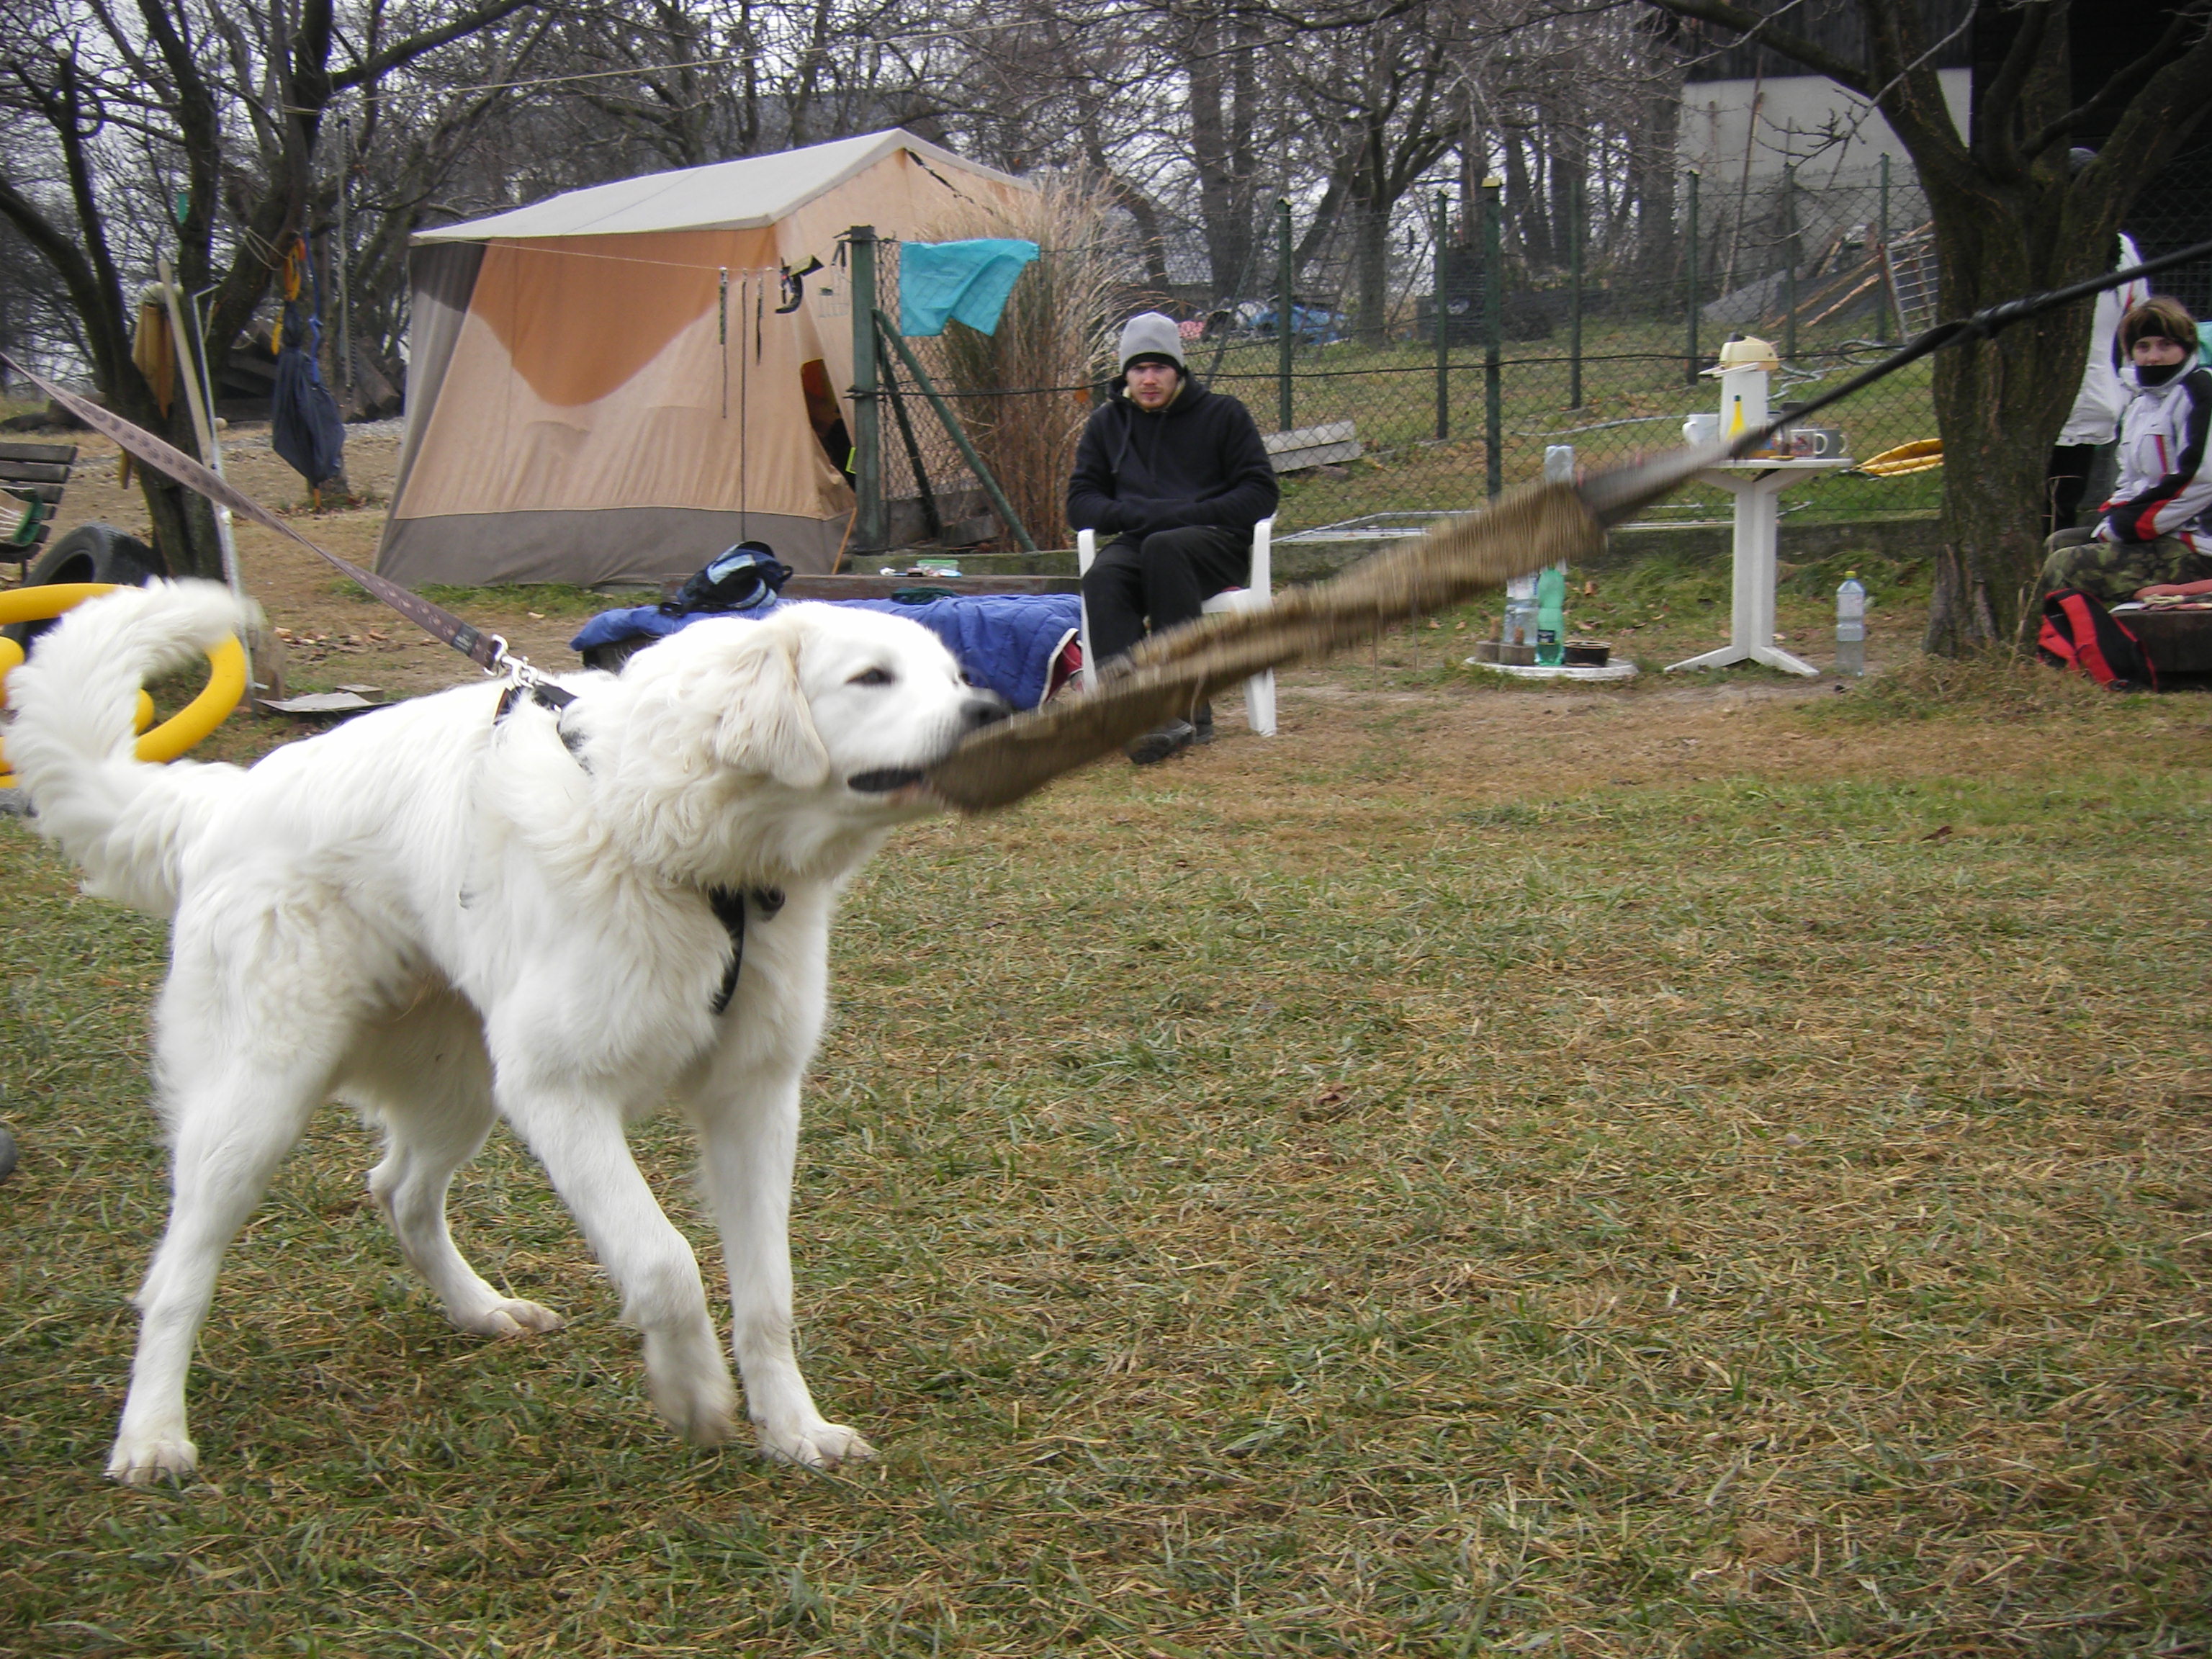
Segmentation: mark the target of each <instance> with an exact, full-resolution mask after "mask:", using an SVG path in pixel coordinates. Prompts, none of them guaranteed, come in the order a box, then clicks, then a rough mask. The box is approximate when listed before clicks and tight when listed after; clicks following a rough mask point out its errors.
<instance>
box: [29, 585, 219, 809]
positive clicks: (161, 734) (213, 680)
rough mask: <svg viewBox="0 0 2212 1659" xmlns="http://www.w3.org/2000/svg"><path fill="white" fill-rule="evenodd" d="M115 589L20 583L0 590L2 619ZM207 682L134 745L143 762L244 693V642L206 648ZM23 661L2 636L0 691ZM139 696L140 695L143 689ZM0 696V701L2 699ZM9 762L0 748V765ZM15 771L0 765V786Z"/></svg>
mask: <svg viewBox="0 0 2212 1659" xmlns="http://www.w3.org/2000/svg"><path fill="white" fill-rule="evenodd" d="M112 592H115V584H114V583H113V582H53V583H51V584H49V585H47V586H43V587H18V588H15V589H13V590H11V591H10V592H5V593H0V623H19V622H43V621H45V620H46V618H47V617H58V616H60V615H61V614H62V612H63V611H67V610H68V609H70V606H72V605H81V604H82V603H83V602H84V601H85V600H87V599H93V598H94V597H96V596H97V595H99V594H101V593H112ZM207 654H208V665H209V673H208V683H207V684H205V685H204V686H203V687H201V688H200V694H199V696H197V697H194V698H193V699H192V700H191V702H188V703H186V704H185V706H184V707H183V708H180V709H179V710H178V711H177V712H176V713H175V714H172V715H170V716H169V718H168V719H167V720H163V721H162V722H161V724H160V725H159V726H155V728H154V729H153V730H152V731H150V732H147V733H146V735H145V736H143V737H142V738H139V739H138V742H137V746H136V748H135V749H134V750H132V752H133V753H134V754H136V755H137V757H138V758H139V759H140V760H143V761H165V760H174V759H175V758H176V757H178V756H179V755H181V754H183V753H184V752H185V750H187V749H190V748H191V746H192V745H193V744H196V743H197V742H199V741H200V739H202V738H204V737H206V736H207V734H208V733H209V732H212V731H214V730H215V729H216V726H221V725H222V723H223V721H224V720H226V719H227V718H228V716H229V714H230V711H231V710H232V709H234V708H237V707H238V705H239V703H240V701H241V700H242V699H243V698H244V697H245V696H246V647H245V646H244V645H242V644H241V643H240V641H239V640H238V639H237V637H236V636H235V635H234V636H233V637H231V638H229V639H227V640H225V641H222V643H221V644H219V645H215V646H210V647H209V649H208V653H207ZM22 660H23V650H22V647H21V646H19V645H17V644H16V643H15V641H12V640H0V694H4V692H5V690H6V686H5V681H6V678H7V674H8V671H9V670H10V669H12V668H14V667H15V665H17V664H18V663H20V662H21V661H22ZM139 696H141V697H142V698H143V697H144V696H145V693H144V692H143V691H142V692H140V693H139ZM4 701H5V698H4V695H0V702H4ZM6 764H7V757H6V753H5V751H4V750H0V768H4V767H5V766H6ZM14 783H15V775H14V774H13V773H10V772H7V771H4V770H0V789H5V788H9V787H12V786H13V785H14Z"/></svg>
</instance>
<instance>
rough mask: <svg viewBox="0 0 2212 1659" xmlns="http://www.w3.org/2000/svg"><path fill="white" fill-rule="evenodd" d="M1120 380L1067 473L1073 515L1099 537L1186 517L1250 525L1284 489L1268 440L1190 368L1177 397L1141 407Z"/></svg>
mask: <svg viewBox="0 0 2212 1659" xmlns="http://www.w3.org/2000/svg"><path fill="white" fill-rule="evenodd" d="M1279 495H1280V492H1279V490H1278V489H1276V487H1275V469H1274V466H1273V464H1272V463H1270V462H1269V460H1268V459H1267V446H1266V445H1264V444H1262V443H1261V441H1260V428H1258V427H1257V426H1255V424H1254V423H1253V421H1252V416H1251V415H1250V413H1249V411H1248V410H1246V409H1245V407H1244V405H1243V404H1240V403H1238V402H1237V400H1236V399H1235V398H1225V397H1222V396H1220V395H1219V394H1218V393H1215V392H1208V391H1207V390H1206V388H1205V387H1203V386H1200V385H1199V384H1198V382H1197V381H1195V380H1192V379H1191V378H1190V377H1189V376H1188V374H1186V375H1185V376H1184V377H1183V380H1182V388H1181V390H1179V391H1178V392H1176V398H1175V401H1174V402H1173V403H1171V404H1169V405H1168V406H1167V407H1166V408H1165V409H1163V410H1157V411H1153V410H1143V409H1139V408H1138V407H1137V405H1136V404H1133V403H1132V402H1131V401H1130V400H1129V398H1128V397H1127V388H1126V387H1125V386H1121V385H1120V384H1116V385H1115V387H1114V392H1113V395H1112V396H1111V397H1109V398H1107V400H1106V401H1105V402H1104V403H1103V404H1100V405H1099V406H1098V407H1097V409H1095V410H1091V419H1090V421H1089V422H1087V423H1086V424H1085V427H1084V428H1083V437H1082V439H1081V441H1079V442H1078V443H1077V445H1076V446H1075V471H1074V474H1073V476H1072V477H1070V478H1069V479H1068V481H1067V521H1068V522H1069V523H1070V524H1072V525H1073V526H1075V527H1076V528H1077V529H1078V530H1095V531H1097V532H1098V533H1099V534H1100V535H1101V536H1122V535H1131V536H1147V535H1150V534H1151V533H1152V532H1154V531H1156V530H1176V529H1180V528H1182V526H1186V525H1209V526H1219V527H1220V528H1223V529H1227V530H1249V529H1251V527H1252V526H1254V525H1255V524H1257V523H1259V522H1260V520H1262V519H1264V518H1267V516H1268V515H1269V514H1271V513H1273V512H1274V510H1275V503H1276V501H1277V500H1278V499H1279Z"/></svg>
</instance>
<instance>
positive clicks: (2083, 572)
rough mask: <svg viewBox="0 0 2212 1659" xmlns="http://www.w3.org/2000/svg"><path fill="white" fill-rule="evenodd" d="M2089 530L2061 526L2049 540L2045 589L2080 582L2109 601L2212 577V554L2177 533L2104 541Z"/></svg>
mask: <svg viewBox="0 0 2212 1659" xmlns="http://www.w3.org/2000/svg"><path fill="white" fill-rule="evenodd" d="M2087 536H2088V532H2087V531H2085V530H2062V531H2060V532H2058V533H2057V535H2056V536H2053V537H2052V538H2051V539H2050V540H2049V541H2047V542H2045V544H2043V545H2044V550H2045V557H2044V561H2043V576H2042V579H2041V582H2040V584H2039V585H2040V586H2041V588H2042V591H2043V592H2046V593H2049V592H2056V591H2057V589H2059V588H2062V587H2078V588H2080V589H2081V591H2082V592H2084V593H2090V594H2093V595H2095V596H2096V597H2097V598H2098V599H2102V600H2104V601H2105V603H2106V604H2107V605H2113V604H2117V603H2118V602H2119V601H2120V600H2122V599H2133V598H2135V596H2136V589H2138V588H2142V587H2149V586H2153V585H2154V584H2156V583H2160V582H2201V581H2203V580H2206V579H2208V578H2212V554H2206V553H2198V552H2195V551H2193V550H2191V548H2190V545H2189V544H2188V543H2186V542H2185V541H2182V540H2181V539H2179V538H2178V537H2173V536H2161V537H2160V538H2158V539H2157V540H2156V541H2154V542H2099V541H2090V540H2088V539H2087Z"/></svg>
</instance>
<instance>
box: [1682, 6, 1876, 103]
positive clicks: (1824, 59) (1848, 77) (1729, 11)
mask: <svg viewBox="0 0 2212 1659" xmlns="http://www.w3.org/2000/svg"><path fill="white" fill-rule="evenodd" d="M1644 4H1646V5H1648V6H1650V7H1653V8H1654V9H1657V10H1659V11H1664V12H1671V13H1673V14H1674V15H1675V16H1677V17H1686V18H1689V19H1691V20H1692V21H1695V22H1699V23H1717V24H1719V25H1720V26H1721V27H1723V28H1725V29H1734V30H1735V31H1736V33H1737V34H1738V35H1739V36H1741V40H1740V42H1739V44H1745V43H1755V44H1757V45H1759V46H1770V47H1771V48H1773V50H1775V51H1776V52H1780V53H1781V54H1782V55H1783V56H1784V58H1791V59H1794V60H1795V61H1796V62H1797V63H1800V64H1804V66H1805V67H1806V68H1807V69H1808V70H1812V71H1813V72H1814V74H1815V75H1825V76H1827V77H1828V78H1829V79H1830V80H1831V81H1833V82H1835V83H1836V84H1837V85H1838V86H1839V87H1844V88H1849V89H1850V91H1852V92H1856V93H1857V94H1859V95H1860V96H1861V97H1863V98H1868V99H1871V98H1873V96H1874V95H1875V83H1874V81H1873V79H1872V78H1871V77H1870V76H1868V74H1867V73H1866V70H1865V68H1864V66H1863V65H1862V64H1852V63H1848V62H1846V61H1845V60H1844V59H1843V58H1838V57H1837V56H1836V55H1835V53H1833V52H1830V51H1828V50H1827V49H1826V47H1824V46H1814V44H1813V43H1812V42H1811V41H1810V40H1806V39H1805V38H1804V36H1802V35H1801V34H1792V33H1790V32H1789V31H1788V30H1786V29H1778V28H1773V27H1769V26H1770V24H1771V21H1772V20H1771V18H1769V17H1768V16H1767V15H1765V13H1763V12H1756V11H1753V10H1752V9H1750V8H1749V7H1747V6H1738V5H1732V4H1730V3H1729V0H1644Z"/></svg>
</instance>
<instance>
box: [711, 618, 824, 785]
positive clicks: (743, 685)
mask: <svg viewBox="0 0 2212 1659" xmlns="http://www.w3.org/2000/svg"><path fill="white" fill-rule="evenodd" d="M799 643H800V640H799V630H798V629H795V628H792V627H788V626H785V625H781V624H780V623H779V622H778V621H776V620H774V619H771V620H768V621H763V622H758V623H748V624H746V627H745V637H744V641H742V643H741V644H740V645H739V647H738V650H737V652H736V653H734V654H733V656H732V658H731V659H730V663H729V680H728V684H727V687H726V690H727V696H728V701H727V702H726V704H725V705H724V707H723V710H722V719H721V724H720V726H719V727H718V728H717V730H716V732H715V734H714V750H715V753H716V755H717V756H718V757H720V760H721V761H722V763H724V764H725V765H726V766H729V767H732V768H733V769H736V770H738V771H740V772H757V773H760V774H762V775H765V776H768V777H771V778H774V779H775V781H777V782H778V783H782V784H788V785H789V786H790V787H793V788H794V789H818V788H820V787H822V786H823V784H825V783H827V782H828V781H829V750H827V749H826V748H824V747H823V743H822V734H821V733H820V732H817V731H816V730H815V728H814V714H813V711H812V710H811V709H810V708H808V707H807V706H806V696H805V692H804V691H803V690H800V688H799Z"/></svg>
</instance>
